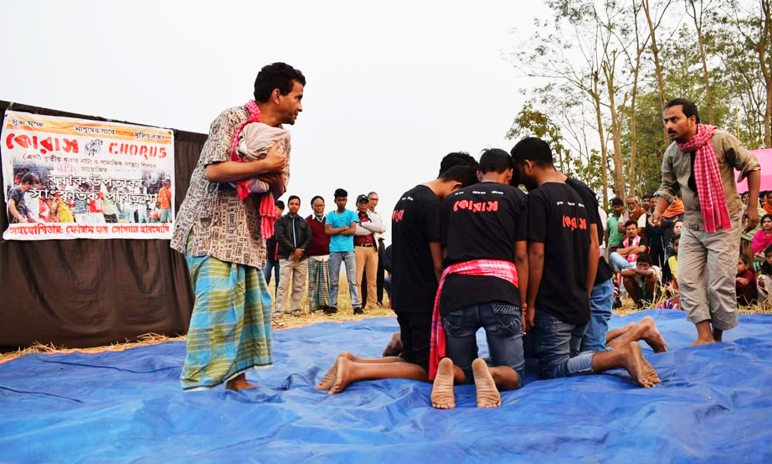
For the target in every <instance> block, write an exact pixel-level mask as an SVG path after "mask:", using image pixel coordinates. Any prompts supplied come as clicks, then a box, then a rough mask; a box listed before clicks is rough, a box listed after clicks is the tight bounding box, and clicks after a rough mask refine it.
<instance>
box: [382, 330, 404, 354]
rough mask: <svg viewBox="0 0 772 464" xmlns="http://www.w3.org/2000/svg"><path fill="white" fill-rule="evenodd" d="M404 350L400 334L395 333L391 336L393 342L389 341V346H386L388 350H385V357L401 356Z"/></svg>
mask: <svg viewBox="0 0 772 464" xmlns="http://www.w3.org/2000/svg"><path fill="white" fill-rule="evenodd" d="M402 349H403V346H402V338H401V335H400V332H394V334H393V335H392V336H391V340H389V344H388V345H386V348H385V349H384V350H383V357H384V358H386V357H388V356H399V354H400V353H402Z"/></svg>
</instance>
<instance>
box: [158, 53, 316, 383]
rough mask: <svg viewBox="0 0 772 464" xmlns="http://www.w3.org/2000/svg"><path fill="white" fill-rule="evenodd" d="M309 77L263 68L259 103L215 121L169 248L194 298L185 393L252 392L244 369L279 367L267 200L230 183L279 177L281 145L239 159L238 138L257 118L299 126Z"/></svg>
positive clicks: (285, 68)
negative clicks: (267, 268)
mask: <svg viewBox="0 0 772 464" xmlns="http://www.w3.org/2000/svg"><path fill="white" fill-rule="evenodd" d="M305 83H306V79H305V77H303V74H301V72H300V71H298V70H296V69H294V68H293V67H292V66H289V65H287V64H284V63H274V64H271V65H268V66H265V67H264V68H263V69H261V70H260V73H259V74H258V75H257V79H256V80H255V93H254V95H255V100H252V101H249V102H248V103H247V104H246V105H245V106H237V107H234V108H230V109H227V110H225V111H224V112H223V113H222V114H220V116H218V117H217V119H215V121H214V122H213V123H212V126H211V128H210V131H209V138H208V139H207V141H206V144H204V148H203V150H202V151H201V157H200V158H199V161H198V165H197V166H196V169H195V170H194V171H193V175H192V176H191V179H190V187H189V188H188V193H187V195H186V197H185V201H184V202H183V203H182V207H181V208H180V212H179V215H178V217H177V223H176V225H175V228H174V236H173V238H172V243H171V246H172V248H174V249H175V250H177V251H179V252H180V253H184V254H185V260H186V262H187V264H188V271H189V272H190V276H191V284H192V287H193V293H194V295H195V297H196V301H195V305H194V307H193V314H192V315H191V319H190V329H189V330H188V340H187V353H186V356H185V365H184V367H183V369H182V375H181V378H180V382H181V383H182V388H183V389H185V390H194V389H208V388H213V387H215V386H217V385H220V384H222V383H225V388H226V389H231V390H242V389H245V388H254V385H251V384H250V383H248V382H247V379H246V375H245V373H246V371H247V370H249V369H252V368H254V367H269V366H271V365H272V364H273V354H272V351H271V297H270V295H269V294H268V286H267V285H266V283H265V278H264V277H263V275H262V273H261V272H260V269H261V268H262V267H263V266H264V265H265V255H266V252H265V231H264V230H263V229H262V224H261V223H262V222H263V221H261V217H260V215H259V206H260V200H261V198H260V197H259V196H257V195H254V194H252V195H249V196H248V197H247V198H246V199H245V200H243V201H242V200H241V199H240V198H239V195H238V193H237V191H236V189H235V188H234V187H233V186H232V185H231V182H238V181H242V180H247V179H251V178H254V177H261V178H267V179H269V180H270V181H274V182H275V180H274V179H278V178H279V174H280V173H281V172H282V170H283V169H284V166H285V164H286V156H285V155H284V154H283V153H280V150H279V148H280V146H279V144H277V145H275V146H274V147H273V148H271V150H270V151H269V152H268V154H267V155H266V157H265V159H262V160H258V161H246V162H239V161H233V156H234V154H235V149H236V146H237V144H238V135H239V133H240V131H241V129H243V127H244V126H245V125H246V124H247V123H249V122H252V121H262V122H263V123H265V124H268V125H269V126H273V127H277V126H280V125H282V124H294V123H295V120H296V118H297V116H298V113H300V111H302V110H303V107H302V105H301V100H302V98H303V87H304V86H305Z"/></svg>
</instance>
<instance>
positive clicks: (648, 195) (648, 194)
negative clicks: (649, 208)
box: [643, 193, 654, 200]
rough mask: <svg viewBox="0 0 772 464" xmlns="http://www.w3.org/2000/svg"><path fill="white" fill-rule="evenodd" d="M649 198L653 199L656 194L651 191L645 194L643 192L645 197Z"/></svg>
mask: <svg viewBox="0 0 772 464" xmlns="http://www.w3.org/2000/svg"><path fill="white" fill-rule="evenodd" d="M647 198H648V199H649V200H651V199H652V198H654V195H652V194H651V193H645V194H643V199H644V200H645V199H647Z"/></svg>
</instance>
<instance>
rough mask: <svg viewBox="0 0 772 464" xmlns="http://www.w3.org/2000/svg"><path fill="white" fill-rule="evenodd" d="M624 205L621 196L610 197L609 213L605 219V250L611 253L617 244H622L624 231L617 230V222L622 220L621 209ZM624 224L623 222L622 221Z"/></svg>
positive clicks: (615, 249) (617, 246)
mask: <svg viewBox="0 0 772 464" xmlns="http://www.w3.org/2000/svg"><path fill="white" fill-rule="evenodd" d="M624 207H625V203H624V202H623V201H622V199H621V198H612V199H611V214H610V215H609V217H608V219H607V220H606V235H605V240H606V250H608V253H609V254H611V253H613V252H615V251H617V248H619V245H621V244H622V239H624V238H625V233H624V231H622V232H620V231H619V223H620V222H621V221H622V210H623V209H624ZM622 224H624V223H622Z"/></svg>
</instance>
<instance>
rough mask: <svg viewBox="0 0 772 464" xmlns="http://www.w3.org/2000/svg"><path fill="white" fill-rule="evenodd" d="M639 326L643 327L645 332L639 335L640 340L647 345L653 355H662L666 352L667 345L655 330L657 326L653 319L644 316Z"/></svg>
mask: <svg viewBox="0 0 772 464" xmlns="http://www.w3.org/2000/svg"><path fill="white" fill-rule="evenodd" d="M640 325H641V326H644V327H645V330H644V331H643V333H642V334H641V338H643V341H645V342H646V344H647V345H649V346H650V347H651V349H652V350H654V352H655V353H664V352H665V351H667V343H665V339H664V338H662V334H661V333H659V330H657V324H655V323H654V319H652V318H651V316H646V317H644V318H643V319H642V320H641V323H640Z"/></svg>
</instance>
